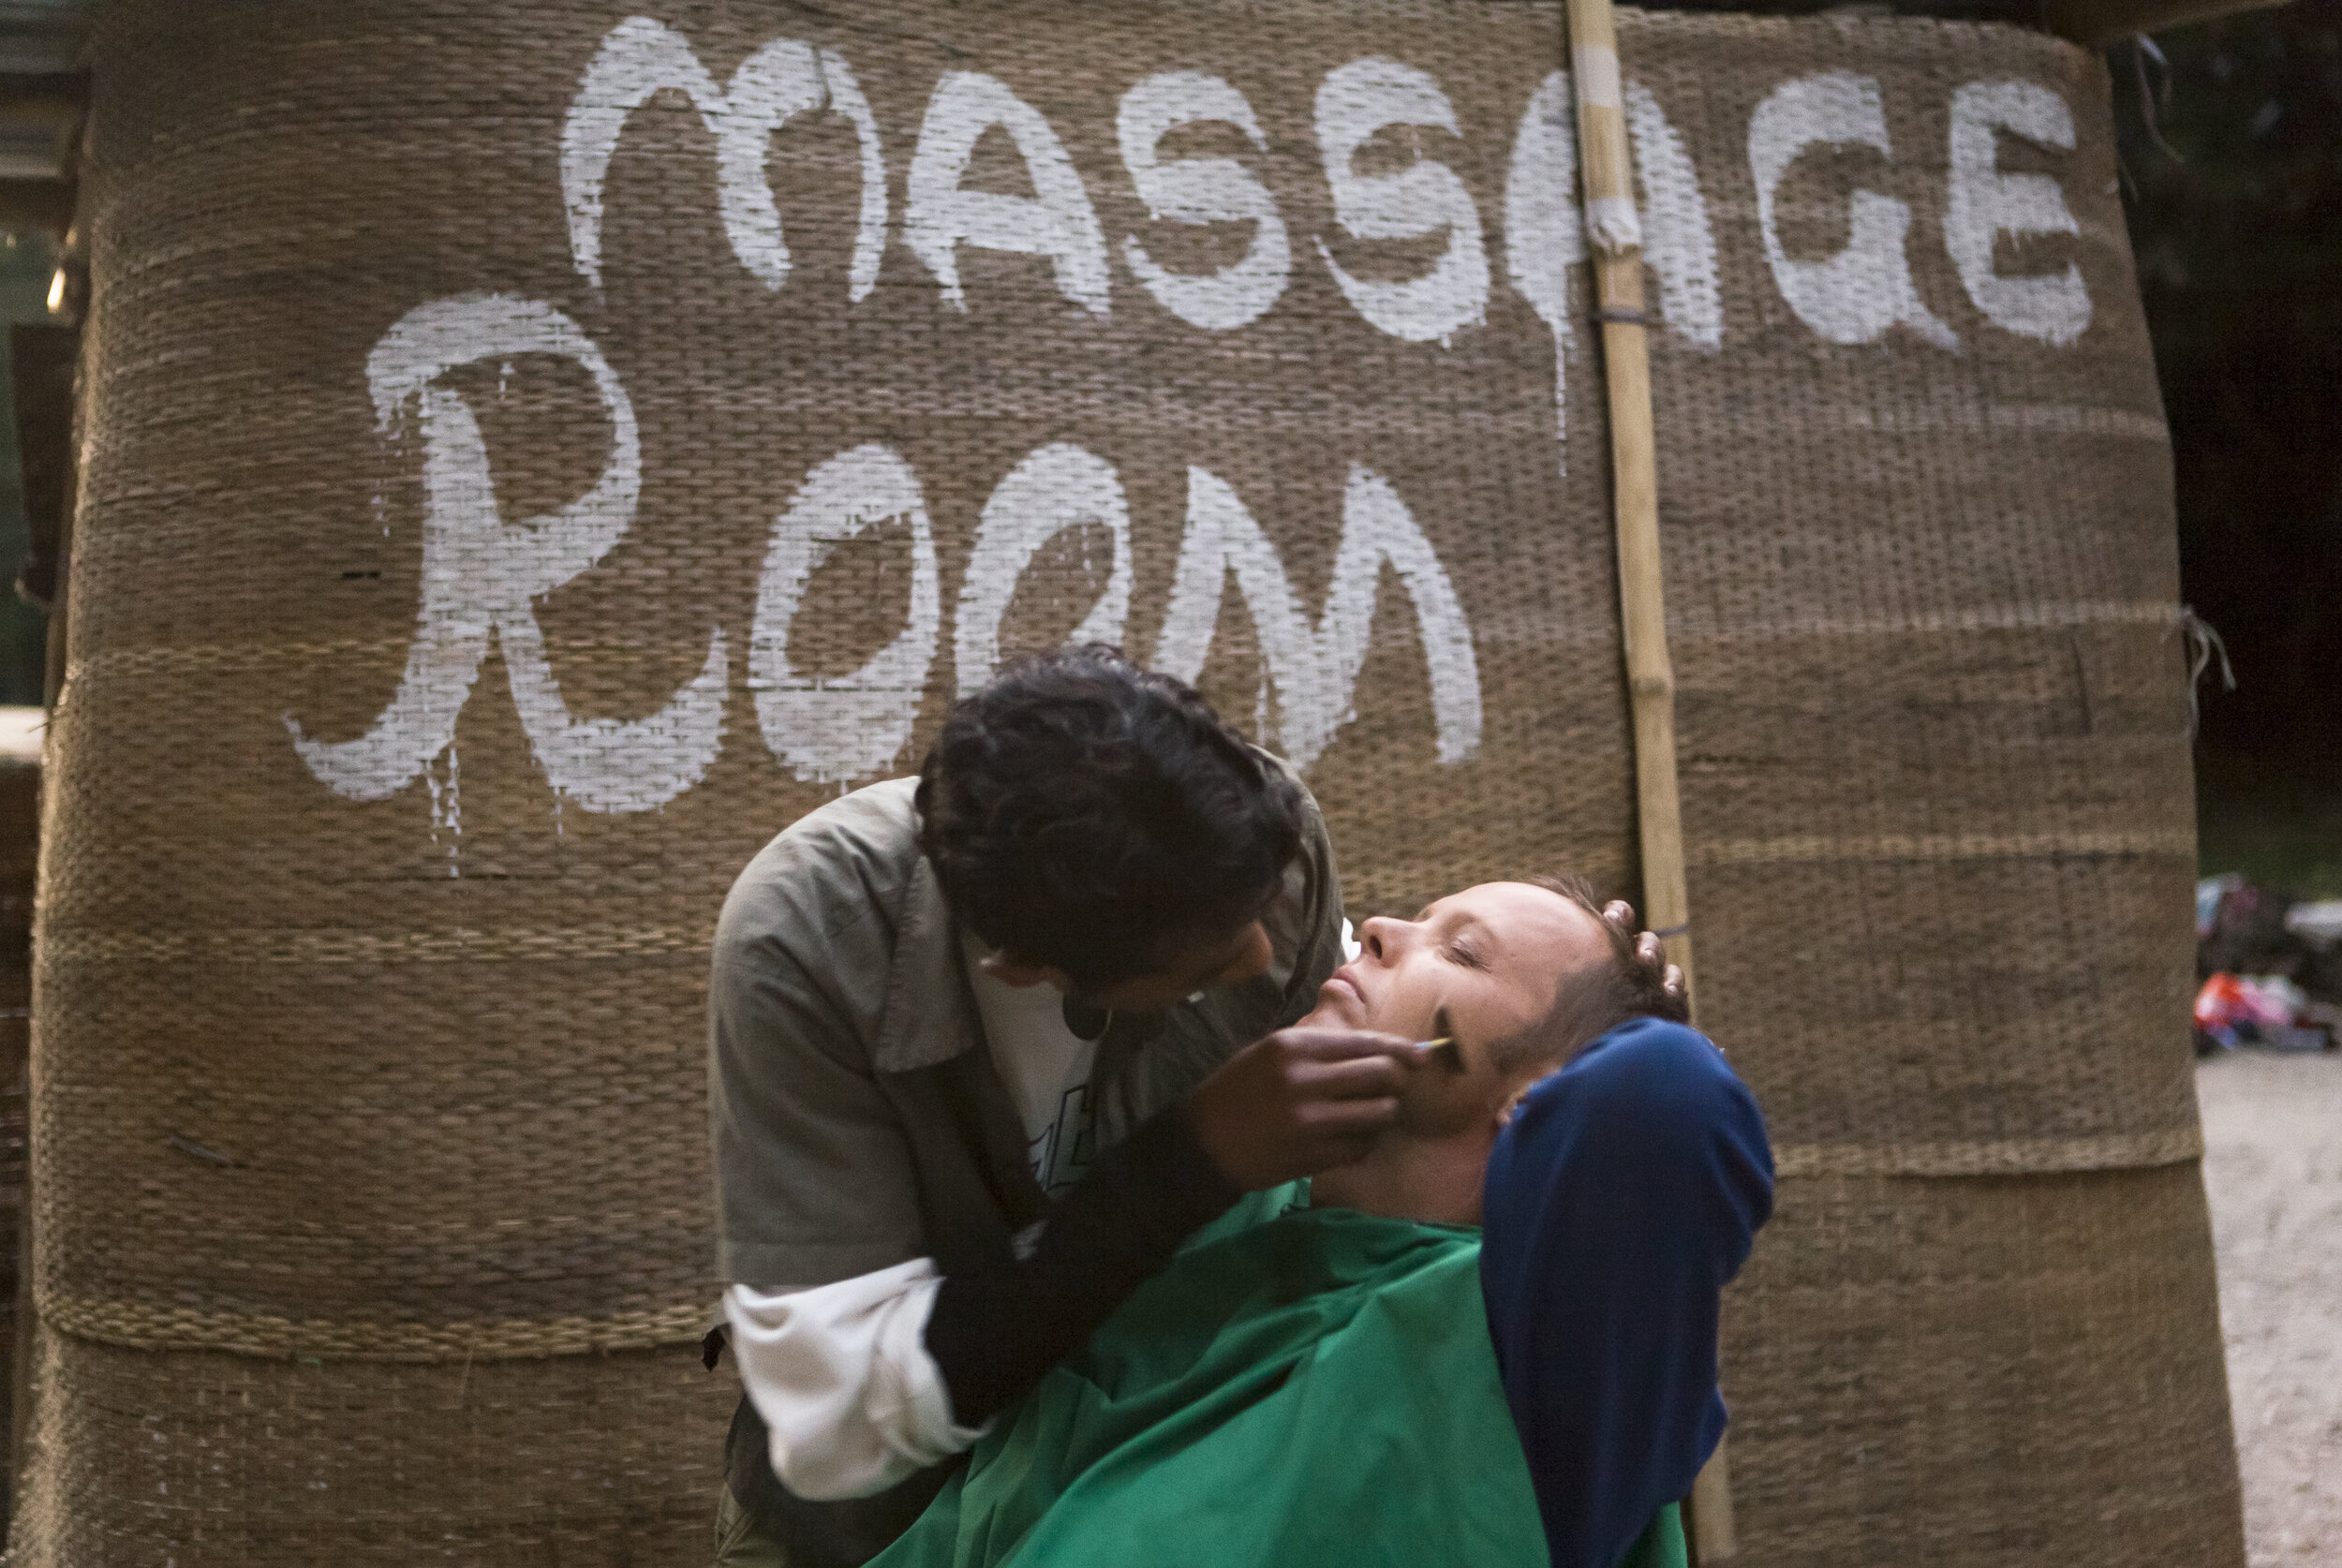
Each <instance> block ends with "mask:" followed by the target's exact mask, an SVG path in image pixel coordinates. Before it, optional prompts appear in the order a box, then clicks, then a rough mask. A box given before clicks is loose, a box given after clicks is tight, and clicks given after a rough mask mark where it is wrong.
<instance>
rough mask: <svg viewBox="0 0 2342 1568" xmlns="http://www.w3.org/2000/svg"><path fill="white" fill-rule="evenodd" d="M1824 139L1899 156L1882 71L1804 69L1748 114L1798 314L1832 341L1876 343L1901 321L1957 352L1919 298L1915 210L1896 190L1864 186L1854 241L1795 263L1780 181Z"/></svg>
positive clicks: (1772, 252) (1789, 295) (1777, 267)
mask: <svg viewBox="0 0 2342 1568" xmlns="http://www.w3.org/2000/svg"><path fill="white" fill-rule="evenodd" d="M1824 146H1840V147H1875V148H1876V149H1877V150H1878V151H1879V152H1880V153H1882V154H1884V155H1888V156H1890V157H1891V156H1892V155H1893V154H1894V148H1893V146H1892V145H1891V144H1890V142H1889V141H1888V140H1887V113H1886V109H1885V107H1884V106H1883V104H1882V103H1881V102H1880V100H1879V96H1878V80H1877V78H1875V77H1868V76H1856V75H1854V74H1853V73H1852V72H1850V71H1825V72H1822V73H1821V74H1819V75H1816V76H1803V77H1799V78H1798V79H1797V80H1795V81H1786V82H1783V83H1782V84H1781V85H1780V86H1778V87H1776V88H1774V89H1773V90H1772V91H1771V93H1770V94H1768V95H1767V96H1766V97H1765V100H1764V101H1763V102H1762V103H1760V104H1758V105H1757V106H1756V112H1755V113H1754V114H1753V115H1751V116H1750V117H1749V122H1748V167H1749V172H1750V173H1751V174H1753V175H1754V176H1755V177H1756V221H1757V225H1758V227H1759V228H1760V229H1762V230H1763V235H1764V244H1765V260H1766V261H1767V262H1768V263H1769V264H1770V265H1771V268H1772V277H1773V282H1774V283H1775V284H1776V285H1777V286H1779V288H1780V289H1781V297H1782V298H1783V299H1785V300H1786V301H1788V303H1789V308H1790V309H1791V310H1794V311H1795V312H1797V315H1798V318H1799V319H1801V320H1802V321H1803V322H1804V323H1805V324H1806V325H1807V326H1809V327H1811V328H1812V329H1813V330H1814V331H1815V332H1816V333H1819V334H1820V335H1821V336H1822V337H1823V338H1825V339H1827V340H1828V341H1829V342H1831V343H1846V344H1852V343H1873V342H1875V341H1876V340H1877V339H1879V338H1880V337H1882V336H1884V335H1885V334H1886V333H1887V331H1888V329H1890V328H1891V327H1895V326H1898V325H1900V326H1905V327H1909V328H1910V329H1911V330H1912V331H1914V332H1916V333H1919V334H1920V336H1921V337H1923V338H1925V339H1926V340H1927V341H1928V342H1930V343H1932V344H1934V345H1935V346H1936V347H1937V348H1946V349H1950V350H1953V351H1955V352H1956V351H1957V350H1958V349H1959V347H1960V339H1959V338H1958V336H1957V335H1955V334H1954V333H1953V332H1952V330H1951V328H1950V327H1949V326H1947V325H1946V324H1945V323H1944V322H1943V321H1942V320H1940V319H1939V318H1937V317H1936V316H1935V315H1934V313H1933V312H1931V311H1930V310H1929V309H1928V308H1927V306H1926V305H1925V304H1924V303H1921V302H1920V291H1919V285H1918V284H1917V283H1916V282H1915V281H1914V280H1913V278H1912V276H1911V263H1910V259H1909V258H1908V257H1907V256H1906V255H1905V251H1904V242H1905V236H1906V235H1907V234H1908V233H1909V232H1910V229H1911V209H1910V208H1909V207H1907V206H1905V204H1904V203H1902V202H1900V201H1898V200H1895V199H1894V198H1892V197H1890V196H1881V195H1880V194H1878V192H1876V191H1872V190H1857V191H1855V192H1854V193H1853V195H1852V196H1851V197H1850V198H1849V199H1848V212H1849V217H1850V232H1849V234H1848V237H1847V240H1846V245H1845V249H1844V250H1841V251H1839V252H1838V253H1837V254H1836V255H1835V256H1832V257H1831V258H1830V259H1827V260H1823V261H1794V260H1791V259H1789V255H1788V252H1787V251H1786V250H1785V249H1783V248H1782V244H1781V227H1780V222H1779V219H1778V216H1777V214H1775V212H1774V210H1773V202H1774V199H1775V197H1776V195H1777V194H1778V192H1779V190H1780V188H1781V181H1782V179H1783V177H1784V176H1785V175H1786V174H1787V173H1788V170H1789V165H1790V164H1792V163H1794V162H1796V161H1797V159H1798V157H1799V155H1801V154H1802V153H1804V152H1805V151H1806V150H1807V149H1808V148H1812V147H1824Z"/></svg>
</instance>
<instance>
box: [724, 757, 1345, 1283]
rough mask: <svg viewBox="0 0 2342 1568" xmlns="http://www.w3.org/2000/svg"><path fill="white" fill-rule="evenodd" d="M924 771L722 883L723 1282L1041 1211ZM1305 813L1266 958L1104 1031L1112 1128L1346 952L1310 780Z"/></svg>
mask: <svg viewBox="0 0 2342 1568" xmlns="http://www.w3.org/2000/svg"><path fill="white" fill-rule="evenodd" d="M1263 755H1264V756H1265V755H1266V754H1265V753H1264V754H1263ZM1269 762H1270V765H1272V766H1275V767H1279V768H1284V767H1285V766H1286V764H1284V763H1283V762H1279V761H1277V760H1275V759H1273V758H1272V759H1269ZM915 787H916V781H915V780H913V779H909V778H902V779H894V780H890V781H889V782H886V783H882V784H874V785H871V786H869V787H868V788H867V789H863V790H858V791H854V792H853V793H852V794H850V795H846V796H844V797H842V798H840V799H838V800H837V801H835V802H832V803H831V804H830V805H828V806H823V807H822V808H821V809H820V810H818V811H815V812H812V813H811V814H810V815H808V816H806V817H804V818H802V819H800V820H799V821H796V822H794V823H793V824H791V825H790V827H789V828H788V829H786V830H785V831H784V832H782V833H781V835H780V836H778V837H777V838H775V839H774V840H773V841H772V842H771V843H770V844H767V845H766V846H765V847H764V848H763V851H760V852H759V853H758V855H757V857H756V858H755V859H754V860H753V861H751V862H749V866H748V868H747V869H746V870H745V871H743V872H742V873H741V874H740V878H739V880H738V881H736V882H735V883H734V885H733V889H732V893H731V895H730V896H729V897H727V898H726V899H725V900H724V908H723V914H722V917H721V918H720V919H719V921H718V923H717V926H716V945H715V957H714V968H713V973H712V976H711V980H710V985H709V991H708V1021H709V1046H710V1051H711V1061H710V1064H709V1068H710V1071H709V1079H710V1088H709V1094H710V1107H709V1108H710V1121H711V1135H712V1138H713V1142H714V1154H715V1170H716V1212H717V1238H718V1246H717V1259H718V1266H719V1270H720V1271H721V1273H722V1276H723V1278H724V1279H725V1280H727V1281H729V1282H732V1283H735V1284H745V1285H749V1286H753V1287H758V1288H762V1289H767V1290H769V1289H777V1288H779V1287H782V1286H803V1285H821V1284H828V1283H830V1282H832V1281H834V1280H844V1279H850V1278H852V1277H853V1276H855V1275H858V1274H867V1273H870V1272H872V1271H874V1270H877V1269H881V1268H886V1267H891V1266H892V1265H896V1264H899V1263H903V1262H905V1261H907V1260H909V1259H912V1258H916V1257H931V1258H933V1259H935V1260H936V1262H937V1264H938V1265H939V1266H940V1267H941V1268H942V1270H943V1271H944V1272H945V1273H950V1272H952V1271H953V1270H954V1269H955V1268H966V1267H969V1266H972V1265H979V1264H983V1263H987V1262H991V1261H993V1260H997V1259H1000V1258H1001V1257H1004V1256H1005V1255H1006V1254H1007V1253H1008V1251H1009V1248H1010V1238H1011V1237H1012V1236H1014V1235H1015V1234H1016V1233H1017V1232H1018V1231H1020V1230H1023V1229H1024V1228H1025V1227H1027V1226H1028V1225H1030V1224H1031V1223H1032V1222H1033V1221H1034V1220H1038V1219H1040V1218H1041V1217H1042V1215H1043V1214H1044V1213H1045V1211H1046V1209H1047V1200H1046V1198H1045V1196H1044V1195H1043V1193H1042V1191H1041V1189H1040V1187H1039V1185H1038V1184H1037V1183H1036V1182H1035V1181H1034V1180H1033V1178H1032V1176H1031V1173H1030V1170H1029V1169H1028V1167H1027V1165H1026V1163H1025V1160H1026V1146H1025V1133H1024V1129H1023V1127H1022V1125H1021V1124H1020V1123H1019V1121H1018V1119H1017V1117H1016V1113H1015V1107H1014V1105H1013V1104H1012V1102H1010V1099H1009V1095H1008V1090H1007V1088H1006V1087H1005V1086H1004V1085H1003V1084H1002V1083H1001V1077H1000V1074H999V1073H998V1072H996V1071H995V1070H994V1068H993V1065H992V1061H991V1058H990V1057H989V1055H988V1054H987V1052H986V1044H985V1038H984V1025H983V1022H982V1019H981V1017H980V1016H979V1014H978V1013H977V1011H976V1004H975V998H974V997H973V995H972V993H971V990H970V988H969V985H968V981H967V976H966V973H965V970H964V969H963V968H962V960H961V947H960V940H959V931H958V926H957V923H956V922H955V921H954V920H953V918H952V915H951V911H950V910H949V909H948V908H947V907H946V906H945V904H944V901H943V894H942V890H941V887H940V886H939V885H938V884H937V881H936V878H935V872H934V868H933V867H932V866H931V865H929V864H928V863H927V859H926V856H925V855H923V854H922V853H920V851H919V847H918V814H917V812H916V811H915V810H913V809H912V791H913V790H914V788H915ZM1305 800H1307V797H1306V791H1305ZM1306 819H1307V821H1306V827H1305V830H1304V842H1303V848H1302V852H1301V854H1300V856H1299V857H1298V858H1297V860H1296V862H1295V864H1294V865H1293V866H1292V868H1291V869H1290V870H1289V871H1288V872H1287V874H1286V877H1285V884H1284V888H1283V890H1282V893H1281V894H1280V895H1278V897H1277V899H1276V900H1275V901H1274V902H1273V903H1272V905H1271V906H1270V908H1269V910H1268V911H1267V914H1266V916H1265V917H1264V920H1265V924H1266V925H1267V931H1268V935H1269V939H1270V942H1271V944H1272V946H1273V948H1274V950H1275V961H1274V963H1273V964H1272V966H1271V968H1270V969H1269V971H1268V972H1267V974H1265V975H1263V976H1261V977H1259V978H1258V979H1254V980H1250V981H1246V982H1244V983H1242V984H1237V985H1232V986H1226V987H1223V988H1220V989H1216V990H1213V991H1211V992H1208V993H1207V994H1205V995H1204V996H1203V997H1202V998H1200V999H1197V1000H1193V1001H1189V1002H1182V1003H1180V1004H1179V1005H1178V1006H1176V1007H1173V1008H1170V1009H1168V1010H1166V1011H1164V1012H1162V1013H1147V1014H1137V1015H1131V1014H1118V1015H1116V1017H1115V1018H1114V1020H1113V1022H1112V1024H1111V1025H1110V1026H1109V1028H1107V1030H1106V1033H1105V1035H1104V1038H1103V1039H1102V1040H1101V1041H1100V1042H1099V1046H1098V1058H1097V1067H1096V1071H1095V1074H1094V1076H1093V1077H1092V1079H1091V1084H1090V1092H1091V1095H1092V1102H1093V1105H1094V1106H1095V1110H1096V1116H1097V1135H1098V1138H1099V1141H1100V1143H1101V1145H1102V1146H1104V1145H1111V1144H1113V1143H1115V1142H1117V1141H1119V1139H1120V1138H1121V1137H1122V1136H1123V1135H1124V1134H1125V1133H1127V1132H1129V1131H1130V1130H1131V1129H1132V1128H1133V1127H1134V1126H1136V1125H1137V1124H1138V1123H1139V1122H1140V1121H1142V1120H1144V1119H1145V1118H1146V1117H1149V1116H1150V1115H1152V1114H1153V1113H1154V1112H1155V1111H1157V1110H1159V1109H1161V1108H1162V1107H1164V1106H1165V1105H1168V1104H1170V1103H1172V1102H1175V1101H1177V1100H1178V1099H1179V1098H1180V1097H1181V1096H1182V1095H1184V1094H1185V1093H1186V1092H1187V1091H1188V1089H1190V1088H1191V1087H1193V1086H1194V1085H1195V1083H1196V1082H1197V1081H1198V1080H1200V1079H1201V1078H1203V1077H1204V1075H1205V1074H1206V1073H1208V1072H1210V1071H1211V1069H1212V1068H1214V1067H1215V1066H1217V1065H1218V1064H1219V1063H1220V1062H1221V1061H1223V1059H1225V1058H1227V1057H1228V1056H1229V1055H1230V1054H1231V1053H1232V1052H1234V1051H1236V1050H1238V1048H1240V1047H1242V1046H1244V1045H1246V1044H1249V1043H1252V1042H1253V1041H1254V1040H1257V1039H1259V1038H1260V1037H1261V1036H1262V1035H1264V1034H1267V1033H1269V1032H1270V1031H1272V1030H1274V1029H1278V1028H1283V1027H1284V1026H1285V1025H1287V1024H1289V1023H1291V1022H1292V1021H1293V1020H1295V1019H1296V1018H1298V1017H1299V1016H1300V1015H1301V1014H1302V1013H1306V1012H1308V1011H1309V1009H1310V1008H1311V1006H1312V1004H1313V1002H1314V1000H1315V998H1316V995H1317V991H1318V988H1319V987H1320V986H1321V985H1323V984H1325V981H1326V978H1327V976H1328V975H1330V974H1331V973H1332V972H1333V970H1334V968H1335V966H1336V965H1338V964H1340V963H1341V887H1340V883H1339V882H1338V880H1336V877H1335V871H1334V855H1333V846H1332V844H1331V843H1330V842H1329V841H1328V839H1327V836H1326V827H1325V823H1324V821H1322V820H1321V819H1320V817H1319V815H1318V810H1317V804H1316V802H1315V801H1314V800H1307V804H1306Z"/></svg>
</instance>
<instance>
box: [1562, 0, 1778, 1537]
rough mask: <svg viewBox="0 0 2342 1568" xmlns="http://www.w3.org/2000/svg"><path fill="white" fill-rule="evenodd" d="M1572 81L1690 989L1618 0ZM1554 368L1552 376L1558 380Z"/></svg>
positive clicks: (1673, 928) (1644, 730) (1604, 8)
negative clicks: (1615, 11)
mask: <svg viewBox="0 0 2342 1568" xmlns="http://www.w3.org/2000/svg"><path fill="white" fill-rule="evenodd" d="M1569 41H1570V65H1571V73H1570V74H1571V76H1572V78H1573V79H1574V81H1575V86H1576V97H1577V100H1578V146H1579V166H1580V168H1581V169H1583V170H1584V180H1585V211H1586V240H1587V244H1588V247H1589V248H1590V249H1591V250H1592V252H1593V275H1594V296H1595V304H1594V319H1595V320H1596V322H1598V323H1599V324H1600V327H1601V332H1602V368H1603V375H1604V378H1605V380H1606V381H1607V383H1608V393H1609V398H1608V401H1609V412H1610V472H1611V483H1612V486H1613V488H1614V490H1615V493H1616V509H1617V520H1618V585H1619V613H1620V620H1621V625H1622V629H1623V633H1624V636H1625V643H1626V685H1627V692H1628V699H1629V702H1630V703H1631V705H1632V708H1633V712H1634V720H1635V787H1636V796H1637V807H1638V823H1639V826H1640V829H1641V839H1642V881H1643V902H1644V906H1645V908H1644V911H1643V912H1644V914H1645V915H1646V916H1647V917H1648V918H1649V920H1650V922H1651V926H1652V929H1653V930H1655V931H1658V932H1660V933H1662V940H1664V941H1665V942H1666V944H1667V951H1668V959H1669V960H1670V961H1672V962H1674V963H1675V964H1678V965H1680V966H1681V967H1682V970H1683V984H1684V988H1685V995H1686V996H1690V997H1696V996H1697V992H1696V991H1694V990H1693V988H1692V986H1693V975H1694V971H1693V968H1692V938H1691V927H1690V921H1691V911H1690V901H1689V897H1688V895H1687V894H1686V891H1685V885H1684V876H1683V813H1682V798H1681V796H1680V795H1679V793H1678V791H1677V789H1676V779H1675V668H1674V665H1673V663H1672V662H1671V661H1670V660H1669V658H1668V631H1667V594H1666V586H1665V581H1664V571H1663V569H1662V563H1661V561H1660V556H1659V482H1658V465H1657V453H1656V447H1655V440H1654V436H1653V425H1652V414H1651V353H1650V341H1649V336H1648V318H1647V317H1646V316H1645V314H1644V308H1643V306H1644V300H1643V262H1642V224H1641V219H1640V217H1639V216H1638V214H1637V211H1636V207H1635V193H1634V183H1633V173H1632V170H1631V169H1630V167H1629V150H1628V146H1627V140H1626V119H1625V114H1624V112H1623V106H1622V99H1621V93H1620V82H1619V65H1618V35H1617V29H1616V26H1615V24H1614V22H1613V20H1612V16H1611V10H1610V0H1569ZM1561 373H1562V372H1561V367H1560V366H1559V365H1558V364H1556V366H1555V374H1557V375H1559V374H1561ZM1690 1501H1691V1508H1690V1514H1691V1519H1690V1531H1689V1534H1690V1545H1691V1548H1692V1560H1693V1561H1694V1562H1695V1563H1697V1564H1700V1565H1702V1568H1712V1565H1714V1564H1717V1563H1721V1562H1724V1561H1727V1560H1728V1559H1730V1558H1731V1557H1733V1556H1735V1555H1737V1553H1738V1550H1739V1541H1738V1538H1737V1535H1736V1533H1735V1531H1734V1530H1733V1527H1732V1488H1731V1480H1730V1471H1729V1469H1728V1466H1727V1460H1726V1457H1725V1449H1724V1444H1723V1443H1722V1442H1718V1443H1717V1445H1716V1451H1715V1454H1714V1455H1713V1457H1711V1458H1710V1459H1709V1461H1708V1463H1707V1464H1706V1465H1705V1466H1703V1467H1702V1468H1701V1470H1700V1472H1699V1476H1698V1479H1697V1481H1695V1482H1694V1483H1693V1485H1692V1495H1691V1500H1690Z"/></svg>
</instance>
